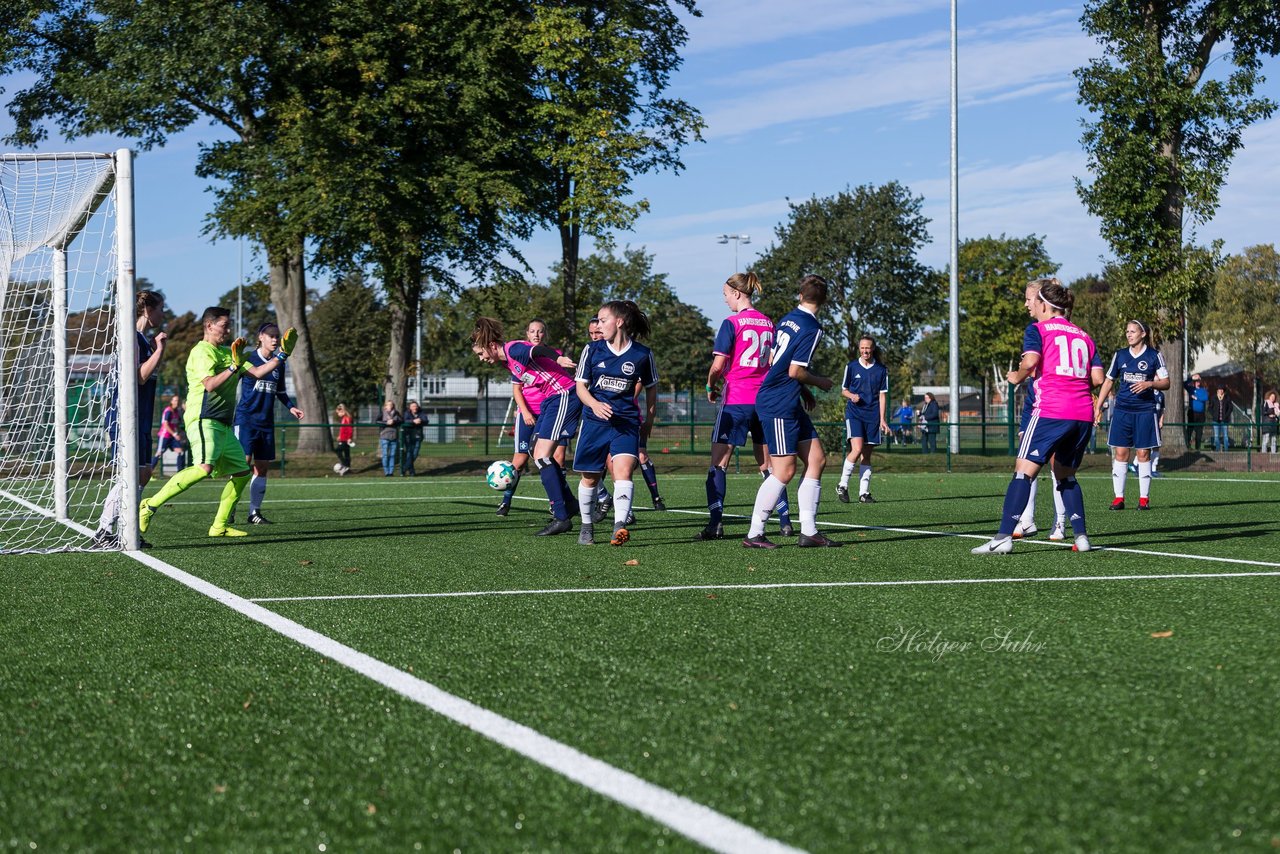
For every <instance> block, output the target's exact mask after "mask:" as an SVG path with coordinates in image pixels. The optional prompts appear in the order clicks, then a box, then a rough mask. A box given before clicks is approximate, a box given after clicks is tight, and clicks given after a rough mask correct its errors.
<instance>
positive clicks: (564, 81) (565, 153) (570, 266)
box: [520, 0, 703, 339]
mask: <svg viewBox="0 0 1280 854" xmlns="http://www.w3.org/2000/svg"><path fill="white" fill-rule="evenodd" d="M530 9H531V11H532V16H531V19H530V21H529V23H528V26H527V28H526V29H525V31H524V34H523V36H522V38H521V39H520V52H521V54H522V56H523V57H524V58H525V61H526V62H527V63H528V65H529V67H530V69H532V73H531V75H530V79H529V92H530V96H531V103H530V106H529V109H528V111H527V113H526V114H525V116H524V118H525V119H526V128H525V132H524V133H523V134H522V138H523V139H525V140H526V141H527V143H528V146H529V154H530V156H531V158H532V161H533V162H534V163H535V164H537V165H536V172H537V175H538V181H537V195H536V196H535V198H534V200H533V205H532V207H531V210H532V211H533V213H534V214H535V215H536V216H537V218H538V219H539V220H540V221H541V222H543V223H545V224H547V225H549V226H551V227H553V228H555V229H556V231H557V233H558V234H559V237H560V270H559V278H560V280H561V282H562V285H561V289H562V299H563V307H562V312H561V317H562V320H563V323H564V326H565V330H566V333H567V334H568V336H569V337H570V338H574V339H576V338H577V337H579V336H580V334H581V332H582V330H581V329H580V328H579V327H578V322H579V318H578V308H579V298H578V291H577V285H578V256H579V249H580V245H581V241H582V236H583V235H584V234H586V235H589V236H595V237H602V236H605V235H607V234H608V233H609V232H610V231H613V230H624V229H628V228H630V227H631V225H632V224H633V223H634V222H635V220H636V218H637V217H639V216H640V214H641V213H643V212H644V211H645V210H647V209H648V202H647V201H645V200H644V199H636V200H633V199H631V195H632V191H631V180H632V178H633V177H634V176H636V175H640V174H644V173H647V172H650V171H653V170H660V169H671V170H673V171H677V172H678V171H679V170H680V169H682V168H683V164H682V163H681V161H680V159H679V151H680V149H681V148H682V147H683V146H684V145H685V144H686V143H688V142H690V141H695V140H700V139H701V133H702V128H703V121H702V118H701V116H700V115H699V113H698V111H697V110H696V109H694V108H693V107H692V106H690V105H689V104H687V103H686V102H684V101H682V100H680V99H676V98H671V97H668V95H667V89H668V87H669V83H670V77H671V75H672V73H674V72H675V71H676V69H678V68H679V67H680V64H681V62H682V59H681V57H680V53H679V51H680V48H682V47H683V46H684V44H685V42H686V41H687V40H688V32H687V31H686V29H685V27H684V24H682V23H681V21H680V18H679V15H678V12H679V10H684V11H685V12H686V13H688V14H691V15H695V16H696V15H699V14H700V13H699V12H698V10H697V9H696V8H695V6H694V0H534V2H532V3H531V4H530Z"/></svg>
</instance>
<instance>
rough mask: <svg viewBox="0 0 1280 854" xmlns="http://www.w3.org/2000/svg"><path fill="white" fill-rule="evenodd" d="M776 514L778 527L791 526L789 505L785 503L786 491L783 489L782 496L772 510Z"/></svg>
mask: <svg viewBox="0 0 1280 854" xmlns="http://www.w3.org/2000/svg"><path fill="white" fill-rule="evenodd" d="M773 509H774V510H775V511H776V512H777V514H778V524H779V525H790V524H791V505H790V504H789V503H787V489H786V487H783V489H782V496H781V497H780V498H779V499H778V506H777V507H774V508H773Z"/></svg>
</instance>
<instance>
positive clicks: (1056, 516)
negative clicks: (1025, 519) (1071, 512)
mask: <svg viewBox="0 0 1280 854" xmlns="http://www.w3.org/2000/svg"><path fill="white" fill-rule="evenodd" d="M1049 479H1050V482H1051V483H1053V521H1054V524H1056V525H1061V526H1062V527H1063V528H1064V529H1065V528H1066V527H1067V506H1066V505H1065V504H1063V503H1062V493H1061V492H1059V491H1058V484H1057V482H1056V481H1055V480H1053V475H1052V474H1050V475H1049Z"/></svg>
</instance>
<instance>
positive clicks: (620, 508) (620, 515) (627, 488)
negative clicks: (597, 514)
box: [587, 480, 635, 528]
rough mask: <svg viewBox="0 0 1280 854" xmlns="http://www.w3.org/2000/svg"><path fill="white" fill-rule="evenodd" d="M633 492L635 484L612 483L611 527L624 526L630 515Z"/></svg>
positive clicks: (617, 481) (626, 481) (621, 481)
mask: <svg viewBox="0 0 1280 854" xmlns="http://www.w3.org/2000/svg"><path fill="white" fill-rule="evenodd" d="M634 492H635V484H633V483H632V482H631V481H629V480H615V481H614V482H613V526H614V527H615V528H619V527H622V526H623V525H624V524H626V521H627V517H628V516H630V515H631V496H632V494H633V493H634ZM587 518H588V519H590V518H591V517H590V516H588V517H587Z"/></svg>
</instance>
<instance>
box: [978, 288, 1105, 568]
mask: <svg viewBox="0 0 1280 854" xmlns="http://www.w3.org/2000/svg"><path fill="white" fill-rule="evenodd" d="M1074 302H1075V295H1074V294H1072V293H1071V291H1069V290H1068V289H1067V288H1065V287H1063V286H1062V285H1061V284H1060V283H1057V282H1049V283H1047V284H1045V285H1043V286H1042V287H1041V288H1040V291H1039V293H1037V294H1036V298H1035V303H1034V306H1033V308H1034V311H1033V316H1034V317H1036V318H1037V321H1036V322H1035V323H1032V324H1031V325H1030V326H1028V327H1027V331H1026V333H1025V334H1024V335H1023V343H1022V351H1023V352H1022V361H1021V363H1020V364H1019V365H1018V369H1017V370H1014V371H1010V372H1009V376H1008V380H1009V382H1010V383H1011V384H1013V385H1017V384H1019V383H1021V382H1022V381H1023V380H1025V379H1026V378H1027V377H1028V376H1031V375H1033V374H1035V373H1037V372H1038V374H1039V378H1038V379H1037V380H1036V405H1035V409H1034V410H1033V412H1032V414H1031V420H1030V422H1029V423H1028V425H1027V429H1026V431H1025V432H1024V433H1023V434H1022V445H1021V446H1020V447H1019V448H1018V465H1017V467H1016V469H1015V470H1014V475H1013V480H1012V481H1011V482H1010V483H1009V488H1008V490H1007V491H1006V492H1005V496H1004V510H1003V513H1002V514H1001V517H1000V529H999V531H997V532H996V535H995V537H993V538H992V539H991V540H989V541H988V542H986V543H983V544H982V545H981V546H978V547H977V548H976V549H973V554H976V555H990V554H1008V553H1009V552H1011V551H1013V531H1014V528H1015V527H1016V526H1017V524H1018V522H1019V519H1020V517H1021V516H1022V514H1023V512H1024V510H1025V509H1026V506H1027V498H1028V496H1029V495H1030V493H1031V480H1032V479H1034V478H1035V476H1036V475H1037V474H1039V472H1040V467H1041V466H1043V465H1044V464H1045V461H1046V460H1048V459H1049V458H1050V457H1052V458H1053V479H1054V482H1055V484H1056V486H1057V489H1058V491H1059V492H1060V493H1061V494H1062V503H1063V506H1064V507H1065V508H1066V511H1067V517H1068V519H1069V521H1070V522H1071V528H1072V531H1073V532H1074V533H1075V545H1074V546H1073V551H1081V552H1087V551H1089V548H1090V545H1089V537H1088V535H1087V533H1086V531H1085V521H1084V497H1083V496H1082V495H1081V493H1080V483H1079V482H1078V481H1077V480H1076V477H1075V475H1076V469H1077V468H1078V467H1079V466H1080V460H1081V459H1082V458H1083V457H1084V450H1085V448H1086V447H1087V446H1088V444H1089V434H1090V432H1091V431H1092V429H1093V389H1094V388H1096V387H1098V386H1100V385H1102V381H1103V379H1104V372H1103V370H1102V361H1101V360H1100V359H1099V358H1098V350H1097V348H1096V347H1095V346H1094V344H1093V340H1092V339H1091V338H1090V337H1089V336H1088V335H1087V334H1085V332H1084V331H1083V330H1082V329H1080V327H1078V326H1076V325H1075V324H1074V323H1072V322H1071V321H1070V320H1068V319H1067V316H1068V315H1070V314H1071V307H1072V304H1073V303H1074Z"/></svg>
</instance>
